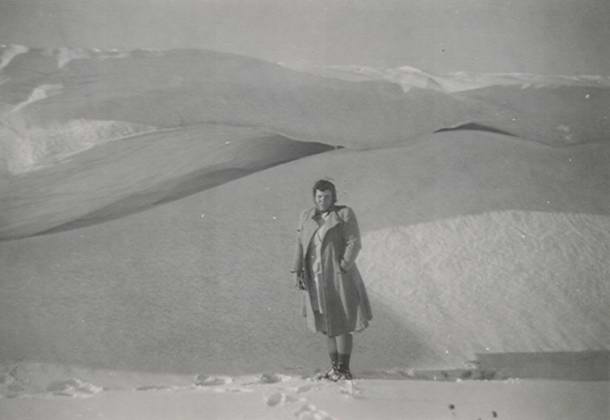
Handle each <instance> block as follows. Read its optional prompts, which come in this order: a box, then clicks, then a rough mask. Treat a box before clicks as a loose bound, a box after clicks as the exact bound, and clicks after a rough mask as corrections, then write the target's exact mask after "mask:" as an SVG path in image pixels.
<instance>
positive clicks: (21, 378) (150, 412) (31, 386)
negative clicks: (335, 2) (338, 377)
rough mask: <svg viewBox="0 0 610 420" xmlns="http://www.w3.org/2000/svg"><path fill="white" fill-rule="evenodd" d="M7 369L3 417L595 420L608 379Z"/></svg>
mask: <svg viewBox="0 0 610 420" xmlns="http://www.w3.org/2000/svg"><path fill="white" fill-rule="evenodd" d="M6 368H7V369H6V373H4V377H5V380H6V383H8V385H6V386H5V385H0V388H10V390H9V391H8V393H2V394H1V396H0V401H2V403H1V404H0V416H2V418H3V419H6V420H12V419H23V418H28V419H62V420H70V419H80V418H92V417H95V418H102V419H133V418H138V419H140V418H142V419H143V418H146V419H152V420H155V419H167V418H180V419H185V420H189V419H200V418H202V417H204V418H214V419H241V418H243V419H246V418H247V419H271V420H273V419H292V418H294V419H297V420H309V419H318V420H331V419H355V420H360V419H381V418H382V419H422V418H430V419H444V418H447V419H473V418H481V419H495V418H509V419H524V420H528V419H532V420H545V419H549V420H551V419H552V420H561V419H566V420H567V419H587V420H598V419H599V420H602V419H605V418H607V413H608V399H607V390H608V383H607V382H561V381H558V382H557V381H556V382H547V381H524V380H518V379H517V380H515V379H509V380H504V381H468V380H467V381H458V382H453V381H421V380H414V379H412V378H411V379H407V380H392V379H388V378H386V379H362V380H354V381H348V382H340V383H329V382H319V381H315V380H311V379H307V378H301V377H296V376H286V375H278V374H274V373H264V374H260V375H250V376H235V377H231V376H210V375H204V374H196V375H169V374H147V373H142V372H118V371H103V370H99V369H98V370H93V369H84V368H78V367H61V366H57V365H49V364H23V363H21V364H15V365H10V366H6ZM62 375H63V376H62ZM58 378H61V379H58ZM80 378H86V379H80ZM92 382H93V383H92Z"/></svg>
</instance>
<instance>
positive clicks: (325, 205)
mask: <svg viewBox="0 0 610 420" xmlns="http://www.w3.org/2000/svg"><path fill="white" fill-rule="evenodd" d="M314 201H315V202H316V208H317V209H318V210H320V211H326V210H328V209H329V208H330V206H332V204H333V193H332V191H330V190H328V191H320V190H316V195H315V196H314Z"/></svg>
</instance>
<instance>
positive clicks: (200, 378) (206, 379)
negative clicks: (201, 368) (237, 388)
mask: <svg viewBox="0 0 610 420" xmlns="http://www.w3.org/2000/svg"><path fill="white" fill-rule="evenodd" d="M232 382H233V378H231V377H229V376H207V375H203V374H200V375H197V377H196V378H195V385H197V386H219V385H228V384H230V383H232Z"/></svg>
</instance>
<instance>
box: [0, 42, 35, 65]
mask: <svg viewBox="0 0 610 420" xmlns="http://www.w3.org/2000/svg"><path fill="white" fill-rule="evenodd" d="M28 50H29V48H27V47H25V46H23V45H1V46H0V70H2V69H3V68H4V67H6V66H7V65H8V63H10V62H11V60H12V59H13V58H15V57H16V56H18V55H19V54H25V53H26V52H28Z"/></svg>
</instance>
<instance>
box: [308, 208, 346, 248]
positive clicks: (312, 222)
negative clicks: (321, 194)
mask: <svg viewBox="0 0 610 420" xmlns="http://www.w3.org/2000/svg"><path fill="white" fill-rule="evenodd" d="M340 209H341V207H339V206H333V207H332V208H331V209H330V211H329V214H328V219H326V229H324V234H323V236H322V241H324V238H325V237H326V234H327V233H328V231H329V230H331V229H332V228H334V227H335V226H337V225H338V224H339V223H341V219H340V218H339V215H338V214H337V211H339V210H340ZM319 217H322V216H321V215H320V214H319V212H318V211H317V210H316V208H315V207H312V208H311V209H309V211H308V212H307V217H306V218H305V223H304V225H303V234H304V235H303V236H304V239H305V243H304V245H306V246H307V247H308V246H309V243H310V242H311V238H313V235H314V234H315V233H316V231H317V230H318V228H319V225H318V222H317V220H316V219H317V218H319Z"/></svg>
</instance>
